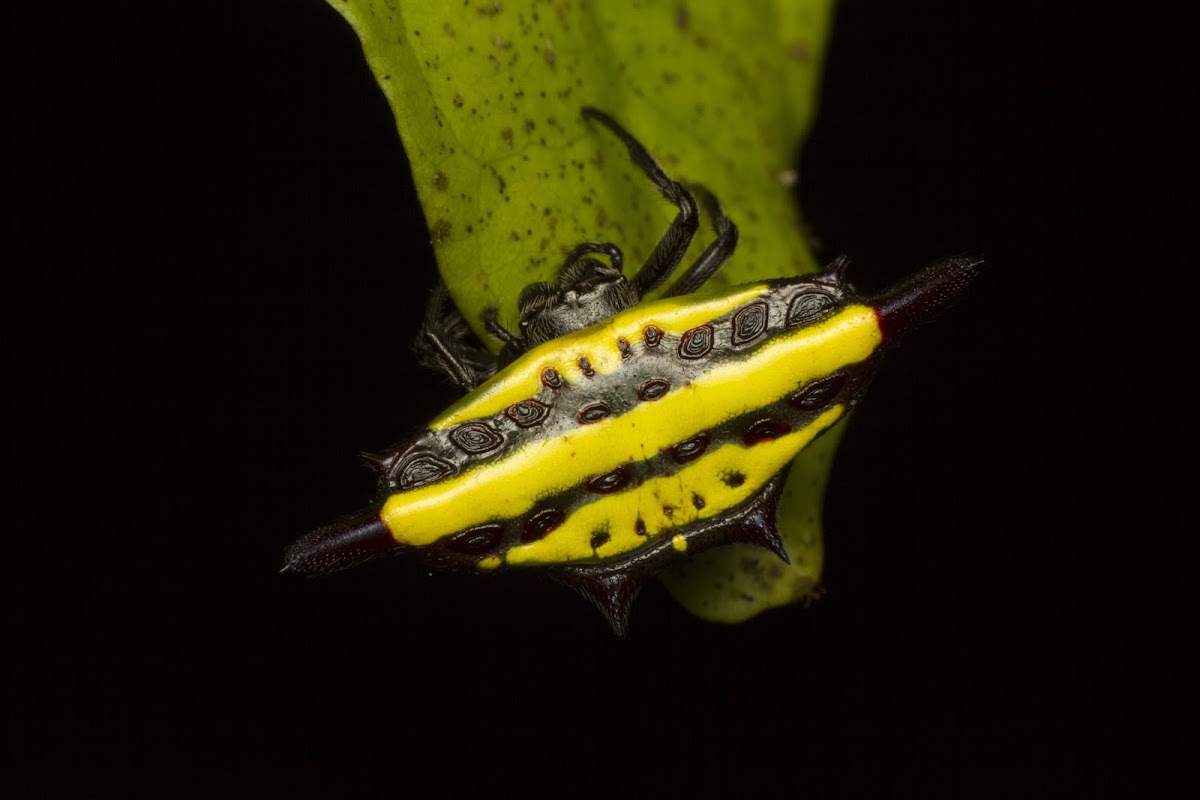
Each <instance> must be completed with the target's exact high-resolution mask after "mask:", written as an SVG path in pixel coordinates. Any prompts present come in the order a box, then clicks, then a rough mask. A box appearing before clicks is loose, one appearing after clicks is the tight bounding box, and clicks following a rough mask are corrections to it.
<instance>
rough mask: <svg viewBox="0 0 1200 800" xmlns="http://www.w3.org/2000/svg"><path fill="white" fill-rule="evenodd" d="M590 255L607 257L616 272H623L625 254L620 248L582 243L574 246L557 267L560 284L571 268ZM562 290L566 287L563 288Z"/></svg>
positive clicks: (601, 243) (599, 243) (605, 243)
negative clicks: (595, 254)
mask: <svg viewBox="0 0 1200 800" xmlns="http://www.w3.org/2000/svg"><path fill="white" fill-rule="evenodd" d="M592 253H600V254H601V255H606V256H608V260H609V262H610V263H611V264H612V265H613V269H615V270H616V271H617V272H623V271H624V270H625V254H624V253H622V252H621V248H619V247H617V246H616V245H615V244H613V243H612V242H584V243H583V244H580V245H576V246H575V249H574V250H572V251H571V252H570V253H568V254H567V257H566V259H565V260H564V261H563V263H562V266H561V267H559V270H558V274H559V280H560V284H561V279H562V276H563V275H567V274H569V273H570V270H571V268H572V267H574V266H575V265H576V264H578V263H579V262H580V260H582V259H583V258H584V256H588V255H591V254H592ZM563 288H567V287H565V286H564V287H563Z"/></svg>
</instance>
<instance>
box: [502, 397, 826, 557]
mask: <svg viewBox="0 0 1200 800" xmlns="http://www.w3.org/2000/svg"><path fill="white" fill-rule="evenodd" d="M843 413H845V408H844V407H843V406H840V405H837V406H834V407H832V408H830V409H829V410H828V411H826V412H825V413H824V414H822V415H821V416H819V417H817V419H815V420H813V422H812V423H810V424H809V425H807V426H805V427H804V428H802V429H800V430H798V431H794V432H793V433H790V434H787V435H785V436H781V437H779V438H778V439H774V440H771V441H766V442H760V443H758V444H754V445H750V446H743V445H740V444H728V445H725V446H724V447H721V448H719V449H717V450H714V451H713V452H711V453H707V454H705V455H704V456H703V457H702V458H701V459H700V460H698V461H696V462H695V463H694V464H690V465H688V466H687V467H686V468H684V469H681V470H680V471H679V472H677V473H676V474H674V475H670V476H666V477H661V478H655V479H653V480H649V481H646V482H645V483H644V484H643V485H642V486H641V487H639V488H638V489H636V490H634V491H629V492H624V493H622V494H616V495H610V496H608V497H603V498H601V499H598V500H596V501H595V502H593V503H589V504H588V505H586V506H583V507H582V508H579V509H577V510H576V511H575V512H574V513H572V514H571V515H570V516H569V517H568V518H567V519H566V521H565V522H564V523H563V524H562V525H561V526H560V527H558V528H556V529H555V530H553V531H551V532H550V534H549V535H548V536H546V538H544V539H542V540H540V541H537V542H531V543H529V544H522V545H517V546H516V547H513V548H512V549H510V550H509V551H508V554H507V556H506V560H507V561H508V563H509V564H555V563H563V562H567V561H579V560H582V559H589V558H597V557H599V558H609V557H612V556H617V555H621V554H622V553H627V552H629V551H630V550H635V549H637V548H638V547H641V546H642V545H644V544H646V542H647V540H653V539H655V538H656V537H658V536H661V535H662V534H664V533H668V534H669V533H670V532H671V530H673V529H675V528H680V527H682V526H684V525H689V524H691V523H693V522H696V521H697V520H702V519H707V518H709V517H715V516H720V515H721V514H724V513H726V512H728V511H729V509H731V508H733V507H735V506H738V505H741V504H742V503H744V502H746V501H747V500H749V499H750V498H751V497H752V496H753V495H754V494H755V493H757V492H758V491H759V490H760V489H762V487H763V486H764V485H765V484H766V483H767V481H769V480H770V479H771V478H772V477H774V476H775V475H776V474H777V473H778V472H779V471H780V470H781V469H783V468H784V467H785V466H787V464H788V462H790V461H791V460H792V459H793V458H795V457H796V454H797V453H799V452H800V451H801V450H803V449H804V448H805V447H807V446H808V445H809V443H810V442H811V441H812V440H813V439H815V438H816V437H817V436H818V435H820V434H821V433H822V432H824V431H825V430H827V429H828V428H829V427H830V426H832V425H833V424H834V423H835V422H837V421H838V420H839V419H840V418H841V416H842V414H843ZM734 473H737V474H739V475H740V476H741V480H740V481H737V482H736V485H731V484H730V483H729V482H727V478H728V476H729V475H731V474H734ZM696 496H698V497H700V498H701V499H702V500H703V503H704V505H703V507H702V508H697V507H696V505H695V503H694V502H693V499H694V497H696ZM665 508H670V509H672V511H671V513H670V515H668V514H667V513H666V512H665V511H664V509H665ZM639 519H640V520H642V523H643V524H644V526H645V531H646V535H645V536H640V535H638V532H637V521H638V520H639ZM600 530H604V531H607V533H608V535H609V539H608V541H607V542H605V543H604V544H603V545H601V546H600V547H598V548H596V549H595V550H593V549H592V547H591V540H592V535H593V534H594V533H595V532H596V531H600Z"/></svg>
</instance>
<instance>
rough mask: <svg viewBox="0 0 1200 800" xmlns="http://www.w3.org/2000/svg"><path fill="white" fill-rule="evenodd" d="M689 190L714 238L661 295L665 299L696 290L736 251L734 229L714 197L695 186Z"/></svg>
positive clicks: (736, 240) (735, 227)
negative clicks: (706, 220)
mask: <svg viewBox="0 0 1200 800" xmlns="http://www.w3.org/2000/svg"><path fill="white" fill-rule="evenodd" d="M688 188H689V189H691V190H692V193H693V194H694V195H696V197H698V198H699V199H700V204H701V206H703V207H704V213H705V214H706V215H707V216H708V218H709V221H710V222H711V223H712V226H713V230H715V231H716V232H717V238H716V239H715V240H714V241H713V242H712V244H710V245H709V246H708V247H706V248H705V249H704V252H703V253H701V254H700V257H699V258H697V259H696V261H695V263H693V264H692V265H691V266H690V267H688V270H687V272H685V273H683V275H681V276H680V277H679V278H678V279H677V280H676V281H675V282H674V283H673V284H671V288H669V289H667V291H666V292H665V293H664V296H666V297H678V296H679V295H681V294H690V293H691V292H694V291H696V290H697V289H699V288H700V287H701V286H702V285H704V282H705V281H707V280H708V279H709V278H711V277H712V276H713V274H714V273H716V271H717V270H718V269H720V268H721V266H722V265H723V264H724V263H725V262H726V261H728V260H729V257H730V256H732V255H733V251H734V250H735V249H736V248H737V243H738V229H737V226H736V225H734V224H733V222H731V221H730V219H729V217H727V216H725V211H724V209H722V208H721V204H720V203H719V202H718V201H717V198H716V196H715V195H714V194H713V193H712V192H710V191H709V190H708V189H706V188H705V187H703V186H701V185H700V184H698V183H693V184H691V185H690V186H689V187H688Z"/></svg>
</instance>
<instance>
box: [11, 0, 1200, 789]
mask: <svg viewBox="0 0 1200 800" xmlns="http://www.w3.org/2000/svg"><path fill="white" fill-rule="evenodd" d="M882 5H883V4H860V3H853V2H846V3H843V4H842V8H841V9H840V10H839V12H838V17H837V22H836V30H835V34H834V37H833V40H832V45H831V52H830V56H829V60H828V68H827V74H826V80H825V83H824V93H823V95H824V99H823V103H822V108H821V112H820V116H819V120H818V123H817V126H816V129H815V131H814V133H813V135H812V138H811V141H810V142H809V144H808V145H807V147H806V148H805V150H804V153H803V156H802V159H801V187H800V194H801V201H802V203H803V206H804V208H805V209H806V212H807V214H808V216H809V218H810V220H811V222H812V224H813V226H814V228H815V231H816V232H817V234H818V235H819V236H820V238H821V241H822V242H823V246H824V250H825V252H824V253H823V254H822V255H824V256H826V257H829V256H832V255H836V254H837V253H840V252H845V253H848V254H850V255H851V256H852V257H853V259H854V279H855V281H856V283H857V284H858V285H859V286H860V287H861V288H863V289H865V290H868V291H870V290H876V289H880V288H882V287H884V286H886V285H887V284H888V283H889V282H891V281H894V280H896V279H898V278H900V277H902V276H903V275H905V274H906V273H908V272H909V271H911V270H913V269H915V268H916V267H918V266H920V265H921V264H923V263H926V262H928V261H930V260H932V259H933V258H936V257H939V256H941V255H944V254H947V253H953V252H958V251H963V250H969V251H973V252H978V253H982V254H984V255H985V256H986V257H987V258H988V261H989V267H988V272H987V274H986V275H985V276H984V278H983V279H982V280H981V281H980V283H979V286H978V287H977V289H976V291H975V292H974V294H973V295H972V296H971V298H970V299H969V300H968V302H967V303H965V304H964V305H963V306H961V307H960V308H958V309H956V310H954V311H952V312H951V313H949V314H947V315H946V316H945V317H944V318H943V319H942V320H941V321H940V322H939V323H938V324H936V325H933V326H930V327H929V328H927V329H925V330H923V331H921V332H920V333H918V334H917V335H915V336H914V337H913V338H912V339H911V341H910V342H909V343H908V344H907V345H906V346H905V347H904V348H902V349H901V350H900V351H898V352H897V353H896V354H895V355H894V356H893V357H892V359H891V361H890V363H889V364H887V365H886V367H885V368H884V370H883V372H882V374H881V375H880V376H879V377H878V379H877V380H876V381H875V383H874V385H873V387H872V391H871V394H870V396H869V398H868V401H867V402H866V403H865V405H864V406H863V408H862V411H861V412H860V413H859V414H858V416H857V418H856V420H855V422H854V424H853V426H852V427H851V430H850V431H849V433H848V434H847V436H846V439H845V441H844V445H843V447H842V448H841V450H840V451H839V454H838V458H837V462H836V468H835V470H834V474H833V479H832V486H831V488H830V491H829V496H828V502H827V519H826V531H827V542H828V569H827V574H826V587H827V594H826V596H825V598H824V599H823V600H821V601H820V602H818V603H816V604H815V605H814V606H813V607H811V608H810V609H808V610H804V609H801V608H792V609H785V610H779V611H775V612H772V613H769V614H767V615H765V616H763V617H761V618H760V619H758V620H756V621H754V622H751V623H749V624H746V625H743V626H738V627H724V626H715V625H710V624H706V623H703V622H700V621H698V620H695V619H693V618H692V617H690V616H689V615H687V614H686V613H685V612H683V611H682V610H681V609H680V608H679V607H678V606H676V605H675V604H674V602H673V601H672V600H671V599H670V598H669V596H668V595H667V594H666V592H665V591H663V590H662V589H661V588H660V587H658V586H652V587H650V588H649V589H647V590H646V591H644V592H643V594H642V597H641V598H640V599H639V601H638V603H637V604H636V605H635V608H634V614H633V618H632V633H631V635H630V637H629V639H627V640H625V641H619V640H617V639H615V638H613V637H612V636H611V635H610V634H609V632H608V631H607V629H606V627H605V626H604V624H603V622H602V620H601V619H600V617H599V616H598V615H597V614H596V613H595V612H594V611H593V610H591V609H590V608H589V607H588V606H587V605H586V604H585V603H583V602H582V601H580V600H579V599H578V598H576V597H575V596H574V595H572V594H571V593H569V592H568V591H566V590H565V589H563V588H561V587H559V586H557V585H554V584H551V583H541V582H538V581H534V580H527V581H526V580H521V579H512V580H508V579H494V580H486V579H478V578H472V577H470V576H453V575H436V576H432V577H430V576H428V575H426V574H425V573H424V572H422V571H421V570H420V569H419V568H417V567H410V566H406V565H403V564H395V563H388V564H378V565H372V566H369V567H364V568H361V569H359V570H356V571H354V572H352V573H348V574H345V575H343V576H338V577H335V578H331V579H328V580H325V581H317V582H308V581H299V580H287V579H284V578H282V577H280V576H277V575H276V570H277V568H278V565H279V559H280V553H281V551H282V549H283V547H284V546H285V545H286V544H287V543H288V542H289V541H290V540H291V539H292V538H294V537H295V536H297V535H298V534H300V533H303V532H304V531H306V530H308V529H310V528H312V527H314V526H315V525H318V524H321V523H323V522H325V521H327V520H328V519H331V518H333V517H335V516H337V515H339V514H341V513H343V512H345V511H349V510H351V509H353V508H355V507H357V506H358V505H359V504H361V503H362V502H363V501H364V500H365V499H366V498H367V497H368V495H369V492H370V490H371V486H370V478H369V476H368V474H367V473H366V472H365V471H364V470H361V469H360V468H359V467H358V466H357V464H356V460H355V457H354V453H355V452H356V451H357V450H360V449H373V448H374V449H378V448H380V447H382V446H384V445H387V444H389V443H391V442H392V441H394V440H397V439H399V438H401V437H402V436H404V435H405V434H406V433H408V432H409V430H410V429H411V428H412V427H413V426H415V425H417V424H419V423H420V422H421V421H423V420H425V419H427V418H429V417H431V416H433V415H434V414H435V413H437V412H438V411H439V410H440V409H441V408H442V407H444V406H445V405H446V404H447V403H448V402H449V401H450V400H451V399H452V398H453V392H452V391H451V390H450V389H449V387H447V386H443V385H442V384H441V383H440V382H439V381H437V380H431V379H429V378H428V377H427V376H426V375H425V374H424V373H422V372H421V371H419V370H418V368H417V367H416V365H415V362H414V359H413V357H412V355H411V353H410V351H409V349H408V342H409V340H410V338H411V335H412V333H413V330H414V328H415V325H416V322H417V319H418V316H417V315H418V314H419V313H420V307H421V304H422V301H423V298H424V295H425V292H426V288H427V287H428V285H429V283H430V281H431V280H432V277H433V274H434V262H433V256H432V252H431V249H430V247H429V245H428V243H427V239H428V236H427V233H426V231H425V230H424V226H423V221H422V217H421V212H420V209H419V207H418V205H417V202H416V200H415V196H414V193H413V191H412V187H411V179H410V177H409V175H408V171H407V163H406V162H405V160H404V157H403V154H402V152H401V149H400V145H399V141H398V138H397V135H396V133H395V129H394V125H393V122H392V119H391V115H390V112H389V110H388V108H387V106H386V104H385V102H384V99H383V97H382V95H381V94H380V92H379V91H378V90H377V88H376V87H375V85H374V82H373V79H372V77H371V75H370V74H369V72H368V70H367V68H366V66H365V63H364V62H363V60H362V57H361V52H360V51H359V49H358V44H357V41H356V40H355V38H354V36H353V34H352V32H351V31H350V29H349V27H348V26H347V25H345V24H344V22H342V20H341V19H340V17H338V16H337V15H335V14H334V13H333V12H332V11H331V10H330V9H328V8H327V7H326V6H325V5H324V4H323V3H321V2H318V1H317V0H307V1H305V2H301V1H299V0H297V1H296V2H254V3H245V4H237V6H236V8H232V7H225V5H224V4H207V3H206V4H195V5H194V6H192V7H188V6H187V5H185V4H159V7H158V8H135V7H133V6H128V7H127V6H121V5H116V6H109V7H107V8H105V9H103V10H101V9H98V8H92V7H90V10H89V11H87V12H83V13H82V15H81V12H79V11H78V10H74V9H73V10H70V11H65V10H64V11H53V10H49V9H42V10H41V11H40V12H39V13H40V17H39V19H37V20H36V21H33V22H32V23H31V24H29V25H28V26H27V27H24V28H23V32H22V35H21V36H20V42H19V43H18V44H17V45H15V46H14V47H13V48H10V49H9V50H8V56H7V57H8V58H10V59H11V60H12V63H11V64H10V66H11V67H13V69H11V70H9V74H10V75H13V76H17V77H18V78H19V84H20V88H19V89H17V90H16V91H15V92H14V93H13V94H12V95H11V98H12V99H14V100H15V102H14V103H13V105H12V107H11V119H10V121H9V123H8V126H9V128H10V130H12V131H13V132H15V133H17V134H18V136H19V137H20V139H21V145H20V146H19V147H17V148H14V150H13V151H12V153H11V154H10V157H11V158H12V159H13V161H14V165H13V166H14V167H15V168H14V169H11V170H10V171H9V174H10V179H9V181H8V185H9V187H10V190H12V191H13V194H14V198H15V201H16V202H15V203H14V204H13V206H12V210H11V211H10V216H9V226H8V227H9V237H8V238H9V241H10V243H12V245H13V247H12V249H10V254H11V255H12V260H11V262H10V264H9V268H8V269H7V270H6V273H7V274H6V275H5V278H4V280H5V284H6V286H7V287H8V288H7V289H6V291H5V296H4V306H5V309H6V311H5V326H6V328H8V333H7V334H6V335H5V340H6V342H5V344H6V348H5V350H6V351H7V352H8V355H7V357H6V360H7V369H8V371H9V375H10V377H11V378H12V381H11V384H10V389H9V392H8V395H7V396H8V399H9V402H10V403H14V406H13V410H12V411H11V412H10V413H9V415H8V417H9V425H8V426H7V427H8V428H9V429H10V431H9V436H8V439H9V441H10V446H9V447H8V448H6V449H7V451H8V452H9V453H10V455H11V456H12V460H11V463H10V475H9V477H8V485H9V488H10V492H9V493H8V494H9V501H10V502H9V506H10V514H9V520H10V523H11V525H10V526H9V529H8V531H7V534H8V535H7V538H6V541H7V546H6V547H5V550H4V552H5V553H6V555H7V558H6V559H5V560H4V562H3V564H4V566H3V570H4V572H5V585H6V590H7V591H8V592H9V593H11V594H12V595H13V597H12V602H11V604H10V612H9V614H8V615H7V616H8V618H9V620H10V624H11V626H12V635H11V637H10V656H9V659H8V661H9V662H10V663H11V664H12V665H13V666H14V667H15V677H14V678H13V679H12V680H11V681H10V688H12V689H13V690H15V695H16V697H15V702H14V703H12V704H11V705H10V710H11V712H12V713H10V715H9V717H10V722H11V723H12V724H13V725H14V728H15V731H16V733H17V737H18V739H19V741H20V742H21V743H22V744H21V745H19V748H18V750H17V751H16V752H15V753H12V754H10V755H9V757H8V758H6V760H9V761H10V765H16V766H17V768H18V772H17V777H18V780H19V784H18V786H19V787H20V789H21V792H20V794H21V795H23V796H37V795H45V794H47V793H51V792H52V791H54V790H63V789H67V788H70V789H73V790H77V791H88V790H93V791H94V790H97V789H115V790H117V791H120V792H121V793H123V794H127V793H132V794H153V795H154V796H173V795H184V796H213V794H214V793H216V792H222V793H223V794H233V795H235V796H243V795H249V794H251V793H253V794H255V795H262V796H296V797H299V796H331V795H333V796H343V795H344V794H351V795H355V794H359V793H361V792H362V791H364V790H373V791H379V792H388V793H394V792H403V791H405V790H408V791H419V790H421V789H422V788H423V787H424V788H426V789H428V788H430V787H432V786H433V785H435V784H436V783H440V784H441V785H442V786H443V788H444V789H445V790H446V791H451V790H457V789H461V788H462V787H464V786H477V787H488V786H490V787H492V788H493V789H494V790H495V791H502V792H508V791H512V792H521V793H523V794H534V795H540V794H550V793H553V794H556V795H557V794H565V793H568V792H570V793H592V792H596V793H601V792H602V793H605V794H609V795H613V794H629V793H636V791H637V790H639V789H657V790H666V791H670V792H672V793H679V794H683V793H687V794H720V795H733V794H735V793H736V794H738V795H754V794H757V793H761V792H762V791H765V790H767V789H771V790H775V791H786V792H789V793H791V794H795V795H798V796H799V795H812V796H825V795H827V794H829V793H858V792H866V791H871V792H879V791H887V792H888V793H893V792H895V793H899V794H915V793H917V792H921V793H935V794H950V795H955V796H964V795H966V796H980V795H983V796H1014V795H1017V794H1018V793H1020V795H1023V796H1059V797H1061V796H1078V794H1079V793H1081V792H1082V791H1085V790H1087V791H1093V792H1094V791H1096V790H1099V791H1100V793H1109V792H1111V793H1115V794H1124V793H1129V792H1133V791H1135V790H1147V789H1158V790H1164V789H1169V788H1173V789H1180V788H1181V787H1182V784H1181V780H1182V778H1183V770H1184V767H1185V766H1186V765H1185V756H1187V755H1188V754H1191V756H1193V757H1194V755H1195V745H1196V727H1195V723H1194V715H1193V714H1191V712H1190V711H1189V710H1188V709H1187V703H1188V701H1190V700H1193V699H1194V692H1193V690H1192V689H1191V688H1190V686H1185V681H1186V682H1189V683H1190V681H1191V680H1193V679H1194V677H1195V674H1196V666H1197V665H1196V660H1195V657H1194V655H1193V654H1192V652H1191V647H1190V642H1191V640H1192V639H1193V638H1194V621H1195V617H1194V615H1192V614H1191V613H1185V606H1183V605H1182V602H1183V600H1184V590H1185V589H1186V588H1188V584H1189V582H1190V578H1191V574H1192V572H1193V571H1194V562H1193V561H1191V560H1189V559H1187V558H1185V554H1184V552H1183V550H1182V547H1181V545H1182V544H1183V543H1184V540H1185V536H1187V537H1191V536H1194V534H1195V530H1196V524H1195V523H1196V519H1195V514H1194V512H1192V511H1190V510H1187V511H1185V510H1184V509H1185V506H1184V498H1185V497H1186V494H1185V492H1186V491H1187V490H1191V489H1194V486H1195V482H1194V472H1193V471H1192V469H1194V468H1191V467H1184V466H1176V464H1175V459H1176V458H1181V457H1182V456H1183V455H1185V454H1186V453H1187V452H1188V451H1190V449H1191V447H1190V445H1189V444H1188V441H1187V440H1188V437H1190V436H1192V435H1191V434H1186V431H1187V430H1192V429H1194V423H1193V421H1192V419H1191V418H1190V417H1188V416H1185V415H1183V414H1182V413H1181V409H1180V408H1179V406H1181V405H1182V400H1183V396H1184V391H1185V390H1184V388H1183V378H1184V377H1185V376H1186V374H1187V373H1188V372H1190V371H1191V367H1192V366H1193V364H1194V361H1193V359H1192V357H1191V356H1190V352H1189V348H1188V346H1187V338H1186V337H1185V334H1186V333H1187V332H1188V329H1189V326H1190V322H1191V313H1192V312H1191V310H1190V309H1191V307H1192V300H1191V297H1192V294H1191V292H1190V290H1188V289H1187V286H1186V284H1185V277H1186V274H1187V273H1186V272H1185V267H1186V266H1189V265H1190V263H1191V262H1190V261H1189V260H1188V258H1189V254H1188V253H1185V250H1184V247H1185V244H1184V237H1183V232H1184V228H1183V225H1184V222H1185V220H1187V219H1188V214H1190V212H1188V211H1187V205H1188V204H1189V203H1191V202H1194V196H1195V195H1194V194H1193V193H1190V192H1188V191H1187V190H1186V188H1185V178H1186V177H1187V176H1188V174H1189V172H1190V171H1191V170H1193V169H1194V168H1192V167H1190V166H1189V165H1187V163H1186V162H1185V161H1183V160H1182V157H1183V155H1184V152H1183V143H1184V142H1185V141H1191V140H1192V134H1191V133H1190V128H1189V127H1188V124H1187V122H1186V120H1185V114H1184V113H1183V108H1184V106H1183V104H1182V100H1181V99H1180V98H1177V97H1176V96H1175V90H1176V89H1177V88H1178V86H1177V84H1179V83H1181V82H1182V81H1183V80H1184V79H1185V76H1186V75H1187V74H1188V69H1187V68H1186V64H1185V63H1184V58H1183V56H1182V55H1181V54H1182V53H1183V52H1184V48H1185V45H1186V44H1187V43H1186V41H1185V31H1186V30H1187V29H1186V27H1185V26H1184V25H1183V24H1182V20H1172V19H1166V18H1157V19H1147V18H1138V17H1136V16H1135V15H1130V16H1127V17H1122V18H1116V17H1115V16H1114V17H1105V16H1101V15H1098V14H1097V13H1096V12H1094V11H1085V9H1086V8H1088V7H1090V4H1086V5H1085V4H1082V3H1080V4H1075V5H1074V6H1072V5H1071V4H1059V5H1057V6H1056V8H1055V9H1054V10H1050V9H1040V10H1038V11H1036V12H1035V13H1033V15H1032V16H1028V12H1026V14H1027V15H1024V16H1022V15H1018V14H1017V13H1016V12H1015V11H1011V12H1010V11H1006V10H1003V9H997V8H992V7H991V6H995V5H1003V4H965V3H951V2H932V3H916V4H904V6H905V7H904V8H900V7H898V4H888V7H887V8H882V7H879V6H882ZM985 5H986V6H987V8H985V7H984V6H985ZM976 6H979V7H976ZM1185 137H1186V138H1185ZM1193 210H1194V209H1193ZM1193 788H1194V786H1193Z"/></svg>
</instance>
